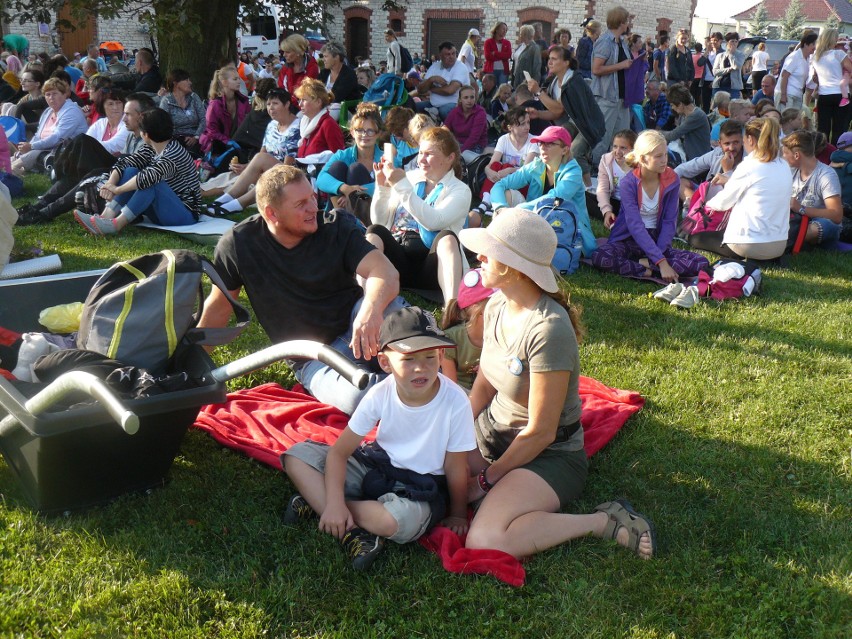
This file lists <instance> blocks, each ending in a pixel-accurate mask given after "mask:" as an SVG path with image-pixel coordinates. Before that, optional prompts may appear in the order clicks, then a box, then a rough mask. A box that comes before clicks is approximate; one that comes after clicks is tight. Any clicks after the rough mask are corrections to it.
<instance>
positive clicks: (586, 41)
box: [577, 18, 601, 80]
mask: <svg viewBox="0 0 852 639" xmlns="http://www.w3.org/2000/svg"><path fill="white" fill-rule="evenodd" d="M581 26H582V27H583V37H581V38H580V41H579V42H578V43H577V65H578V70H579V71H580V75H581V76H583V77H584V78H585V79H586V80H591V79H592V49H594V48H595V41H596V40H597V39H598V38H599V37H600V35H601V23H600V22H598V21H597V20H592V19H590V18H586V19H585V20H584V21H583V24H582V25H581Z"/></svg>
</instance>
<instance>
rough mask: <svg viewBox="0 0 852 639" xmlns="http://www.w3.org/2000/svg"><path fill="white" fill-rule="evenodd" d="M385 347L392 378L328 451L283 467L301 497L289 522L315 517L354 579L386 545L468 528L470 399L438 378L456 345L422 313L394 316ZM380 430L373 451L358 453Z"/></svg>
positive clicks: (293, 457) (295, 455)
mask: <svg viewBox="0 0 852 639" xmlns="http://www.w3.org/2000/svg"><path fill="white" fill-rule="evenodd" d="M379 342H380V344H379V347H380V352H379V355H378V361H379V364H380V365H381V367H382V369H383V370H384V371H385V372H387V373H389V375H388V377H386V378H385V379H384V380H383V381H381V382H379V383H378V384H376V385H375V386H374V387H373V388H371V389H370V391H369V392H368V393H367V394H366V395H365V397H364V399H363V400H361V403H360V404H358V408H357V409H356V410H355V412H354V413H353V414H352V418H351V419H350V421H349V425H348V426H347V427H346V428H345V429H344V431H343V433H342V434H341V435H340V438H339V439H338V440H337V441H336V442H335V443H334V445H333V446H331V447H328V446H326V445H324V444H317V443H315V442H302V443H300V444H296V445H295V446H293V447H292V448H290V449H289V450H288V451H287V452H285V453H284V455H283V458H282V464H283V466H284V469H285V470H286V471H287V474H288V475H289V476H290V479H291V480H292V481H293V483H294V484H295V485H296V489H297V490H298V491H299V494H296V495H294V496H292V497H291V498H290V501H289V503H288V505H287V510H286V511H285V513H284V521H285V522H286V523H294V522H295V521H297V520H299V519H302V518H308V517H311V516H313V514H314V513H319V515H320V521H319V528H320V530H322V531H323V532H327V533H329V534H330V535H334V536H335V537H337V538H338V539H339V540H340V542H341V544H342V546H343V549H344V551H345V552H346V553H347V555H348V556H349V558H350V559H351V561H352V567H353V568H354V569H356V570H366V569H367V568H369V566H370V565H371V564H372V563H373V561H375V559H376V557H377V556H378V554H379V553H380V552H381V551H382V550H383V549H384V546H385V541H386V539H390V540H391V541H394V542H396V543H399V544H404V543H407V542H409V541H414V540H415V539H417V538H419V537H420V536H421V535H423V534H424V533H425V532H427V531H428V530H429V529H430V528H431V527H432V526H434V525H435V524H438V523H442V524H443V525H444V526H447V527H448V528H450V529H451V530H452V531H453V532H455V533H456V534H459V535H461V534H464V533H466V532H467V528H468V524H467V480H468V474H469V473H468V465H467V452H468V451H471V450H473V449H474V448H476V439H475V436H474V430H473V413H472V411H471V407H470V401H469V400H468V398H467V395H465V393H464V391H463V390H462V389H461V388H460V387H459V386H458V385H456V384H455V383H453V382H452V381H450V380H449V379H448V378H446V377H444V376H443V375H441V374H440V373H439V372H438V371H439V368H440V366H441V360H442V359H443V358H442V353H443V349H445V348H453V347H454V346H455V344H453V342H452V341H451V340H450V339H448V338H447V337H446V336H445V335H444V333H443V332H442V331H441V330H440V329H439V328H438V326H437V324H436V323H435V318H434V317H433V316H432V315H431V314H430V313H427V312H425V311H422V310H421V309H419V308H417V307H407V308H403V309H400V310H399V311H396V312H394V313H391V314H390V315H388V316H387V317H386V318H385V320H384V322H383V323H382V327H381V331H380V333H379ZM376 422H378V423H379V426H378V432H377V435H376V442H375V444H374V445H364V446H361V447H359V444H360V443H361V441H362V440H363V439H364V436H365V435H367V434H368V433H369V432H370V431H371V430H372V429H373V427H374V426H375V425H376ZM447 497H448V498H449V499H448V500H447ZM447 501H449V511H447ZM445 515H446V516H445Z"/></svg>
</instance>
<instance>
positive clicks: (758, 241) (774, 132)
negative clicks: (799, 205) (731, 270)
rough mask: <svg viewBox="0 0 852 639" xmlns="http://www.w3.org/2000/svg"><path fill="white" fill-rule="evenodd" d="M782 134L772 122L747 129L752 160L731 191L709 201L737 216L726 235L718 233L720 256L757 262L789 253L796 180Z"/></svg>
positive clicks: (762, 120) (747, 160) (734, 177)
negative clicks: (784, 151)
mask: <svg viewBox="0 0 852 639" xmlns="http://www.w3.org/2000/svg"><path fill="white" fill-rule="evenodd" d="M780 132H781V127H780V126H779V125H778V123H777V122H776V121H775V120H773V119H771V118H756V119H754V120H750V121H749V122H748V123H747V124H746V125H745V134H744V136H743V149H744V150H745V152H746V153H747V154H748V155H747V156H746V157H745V158H744V159H743V161H742V162H740V164H739V166H738V167H737V168H736V169H734V173H733V175H731V177H730V179H729V180H728V181H727V183H726V184H725V188H724V189H722V191H721V192H720V193H718V194H717V195H715V196H714V197H712V198H711V199H710V200H709V201H708V202H707V206H708V207H709V208H711V209H715V210H717V211H727V210H728V209H730V211H731V213H730V216H729V217H728V224H727V226H726V228H725V230H724V231H722V232H718V231H712V233H716V234H717V236H718V237H717V242H718V245H717V247H716V249H715V250H714V251H713V252H714V253H718V254H719V255H722V256H723V257H731V258H734V259H739V258H746V259H753V260H772V259H776V258H778V257H781V255H783V254H784V251H785V250H786V248H787V236H788V234H789V230H790V204H791V198H792V197H793V176H792V174H791V173H790V167H789V165H788V164H787V163H786V162H785V161H784V160H783V158H781V156H780V155H781V154H780V146H781V142H780V140H779V137H780ZM709 233H711V232H708V233H704V234H703V235H709ZM708 239H709V238H708ZM708 250H709V249H708Z"/></svg>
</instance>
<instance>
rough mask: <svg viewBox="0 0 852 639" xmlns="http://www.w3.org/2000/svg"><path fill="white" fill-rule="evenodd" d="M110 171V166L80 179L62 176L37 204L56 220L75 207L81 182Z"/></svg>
mask: <svg viewBox="0 0 852 639" xmlns="http://www.w3.org/2000/svg"><path fill="white" fill-rule="evenodd" d="M107 171H109V167H106V168H100V169H95V170H93V171H91V172H90V173H88V174H86V175H85V176H83V177H82V179H81V180H80V181H73V180H69V179H68V178H62V179H60V180H57V181H56V182H54V183H53V185H52V186H51V187H50V188H49V189H48V190H47V192H46V193H45V194H44V195H43V196H42V198H41V200H40V202H39V203H38V204H37V206H38V207H39V209H40V210H41V212H42V214H44V215H45V216H46V217H49V218H50V219H52V220H55V219H56V218H57V217H59V216H60V215H62V214H63V213H67V212H68V211H70V210H71V209H73V208H74V204H75V202H74V196H75V195H77V191H79V190H80V188H81V187H80V183H81V182H84V181H85V180H87V179H89V178H93V177H96V176H98V175H102V174H104V173H106V172H107Z"/></svg>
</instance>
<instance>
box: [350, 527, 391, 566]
mask: <svg viewBox="0 0 852 639" xmlns="http://www.w3.org/2000/svg"><path fill="white" fill-rule="evenodd" d="M340 545H341V546H343V550H344V551H345V552H346V554H347V555H348V556H349V559H351V560H352V567H353V568H354V569H355V570H362V571H363V570H367V569H368V568H369V567H370V566H371V565H372V563H373V562H374V561H375V560H376V557H378V556H379V553H381V552H382V550H384V548H385V539H384V537H379V536H378V535H374V534H373V533H370V532H367V531H366V530H364V529H363V528H352V529H351V530H348V531H347V532H346V534H345V535H343V539H341V540H340Z"/></svg>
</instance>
